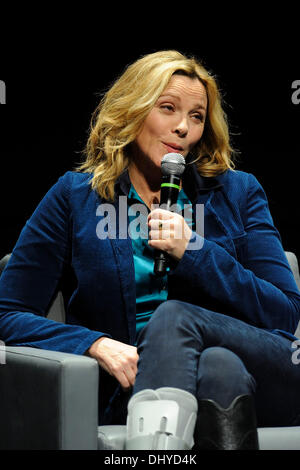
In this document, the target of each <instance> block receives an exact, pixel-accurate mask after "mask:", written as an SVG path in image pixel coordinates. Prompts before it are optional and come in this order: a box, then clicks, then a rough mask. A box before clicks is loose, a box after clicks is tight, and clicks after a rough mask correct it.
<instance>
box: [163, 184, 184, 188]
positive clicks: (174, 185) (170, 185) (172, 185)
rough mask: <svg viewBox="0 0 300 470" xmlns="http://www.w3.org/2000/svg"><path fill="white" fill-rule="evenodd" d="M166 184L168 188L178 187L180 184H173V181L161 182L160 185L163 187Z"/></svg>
mask: <svg viewBox="0 0 300 470" xmlns="http://www.w3.org/2000/svg"><path fill="white" fill-rule="evenodd" d="M166 186H168V187H169V188H176V189H180V186H178V184H174V183H162V184H161V186H160V187H161V188H164V187H166Z"/></svg>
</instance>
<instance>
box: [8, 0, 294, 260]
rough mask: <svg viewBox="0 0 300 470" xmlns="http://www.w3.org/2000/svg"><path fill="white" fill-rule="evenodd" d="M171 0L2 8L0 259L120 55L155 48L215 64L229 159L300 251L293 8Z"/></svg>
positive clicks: (76, 142) (75, 143) (80, 133)
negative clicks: (170, 1) (231, 151)
mask: <svg viewBox="0 0 300 470" xmlns="http://www.w3.org/2000/svg"><path fill="white" fill-rule="evenodd" d="M176 5H177V6H176ZM176 5H174V6H173V8H172V15H171V14H170V13H169V14H168V13H165V12H164V13H162V12H161V10H160V9H158V10H156V8H157V7H155V6H152V7H151V8H150V6H144V7H143V8H144V9H142V10H141V11H139V10H137V9H133V10H132V11H131V10H130V9H129V7H128V8H127V9H125V8H124V11H121V10H120V8H119V7H120V6H118V5H115V6H114V7H113V8H112V11H110V12H109V13H108V12H107V11H103V10H101V11H99V12H98V11H94V10H91V11H89V12H88V13H83V12H81V11H77V12H76V13H77V15H76V20H74V18H73V17H72V16H71V13H74V12H73V8H74V7H72V11H68V12H65V13H64V14H63V13H62V12H61V11H59V10H58V11H55V12H54V11H52V10H51V11H50V10H47V9H46V7H44V8H45V10H44V11H43V12H42V11H40V10H37V7H36V9H35V11H32V12H30V11H28V10H26V11H24V12H23V11H20V10H19V7H18V8H17V7H16V10H17V11H16V12H15V13H12V12H10V13H9V14H8V16H7V17H6V16H5V15H4V17H3V19H2V20H1V21H2V23H3V24H4V25H6V28H3V29H2V30H1V60H0V80H3V81H5V83H6V93H7V99H6V104H5V105H1V106H0V156H1V185H0V198H1V199H0V200H1V227H0V240H1V244H0V257H1V256H3V255H4V254H6V253H8V252H10V251H11V250H12V249H13V246H14V244H15V242H16V240H17V238H18V235H19V232H20V230H21V229H22V227H23V225H24V224H25V222H26V220H27V219H28V218H29V217H30V215H31V213H32V212H33V210H34V209H35V207H36V205H37V204H38V202H39V201H40V200H41V198H42V197H43V196H44V194H45V193H46V191H47V190H48V189H49V188H50V187H51V185H52V184H54V183H55V182H56V181H57V179H58V178H59V176H61V175H62V174H63V173H64V172H65V171H67V170H70V169H72V168H73V167H74V164H75V163H77V162H78V161H79V160H80V158H81V157H80V151H81V150H82V149H83V147H84V145H85V141H86V138H87V132H88V127H89V122H90V116H91V113H92V112H93V110H94V109H95V107H96V105H97V103H98V94H99V93H101V92H103V91H104V90H106V89H107V88H108V87H109V86H110V84H111V83H112V81H113V80H114V79H115V78H116V77H117V76H118V75H119V74H121V73H122V71H123V70H124V67H125V66H126V65H127V64H129V63H131V62H133V61H134V60H136V59H137V58H138V57H140V56H141V55H143V54H146V53H150V52H154V51H157V50H161V49H177V50H179V51H181V52H183V53H187V54H192V55H195V56H197V57H198V58H199V59H200V60H202V61H203V63H204V65H205V66H206V67H207V68H208V69H209V70H210V71H212V72H213V73H214V74H215V76H216V77H217V80H218V83H219V86H220V88H221V91H222V93H223V97H224V102H225V110H226V112H227V115H228V118H229V123H230V129H231V133H232V138H233V141H232V142H233V146H234V147H235V148H236V149H237V150H238V151H239V152H240V156H239V160H238V162H237V169H241V170H244V171H248V172H251V173H253V174H255V176H256V177H257V178H258V180H259V181H260V182H261V183H262V185H263V187H264V189H265V191H266V193H267V196H268V198H269V204H270V209H271V213H272V215H273V218H274V221H275V225H276V226H277V228H278V229H279V231H280V233H281V236H282V240H283V245H284V248H285V249H286V250H290V251H294V252H295V253H296V254H297V255H298V256H300V248H299V242H298V238H299V230H298V221H299V215H298V214H299V209H298V203H299V197H298V194H299V187H298V186H299V183H298V179H299V178H298V160H299V156H300V145H299V122H300V104H299V105H295V104H293V103H292V99H291V96H292V93H293V90H292V83H293V81H295V80H297V79H300V66H299V46H298V42H299V40H298V34H297V29H298V19H299V15H298V13H297V12H296V11H294V10H290V11H286V12H284V11H283V10H282V9H279V10H278V12H274V8H275V7H272V11H268V12H266V13H265V15H264V16H262V13H261V12H260V11H259V9H258V7H256V8H255V9H254V7H252V9H251V10H250V9H249V10H248V9H247V7H246V6H243V7H242V9H241V10H239V11H235V14H234V15H230V14H229V13H228V12H227V17H226V18H225V16H224V17H223V14H224V12H222V11H219V7H217V6H215V11H213V12H211V13H210V14H207V13H205V14H204V13H203V12H202V11H201V8H202V7H201V5H199V6H198V9H197V10H195V7H191V6H187V5H183V4H181V5H180V4H176ZM187 8H188V10H187ZM275 13H277V14H276V17H275ZM23 15H24V17H23ZM5 18H7V24H6V21H5ZM16 18H17V19H18V21H16ZM30 18H31V20H30V21H29V19H30ZM146 19H147V22H146ZM216 19H218V21H217V20H216Z"/></svg>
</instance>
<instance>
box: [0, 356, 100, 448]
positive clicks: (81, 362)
mask: <svg viewBox="0 0 300 470" xmlns="http://www.w3.org/2000/svg"><path fill="white" fill-rule="evenodd" d="M1 362H2V363H1V364H0V422H1V425H0V448H1V449H88V450H96V449H97V447H98V442H97V441H98V439H97V431H98V382H99V366H98V363H97V361H96V360H94V359H92V358H89V357H86V356H79V355H75V354H67V353H62V352H55V351H46V350H41V349H34V348H27V347H6V348H5V361H3V351H2V361H1ZM3 362H4V363H3Z"/></svg>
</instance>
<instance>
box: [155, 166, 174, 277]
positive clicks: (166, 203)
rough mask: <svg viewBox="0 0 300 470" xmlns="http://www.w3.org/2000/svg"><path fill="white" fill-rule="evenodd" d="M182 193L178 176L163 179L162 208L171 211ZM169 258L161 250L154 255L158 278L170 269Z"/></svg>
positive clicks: (168, 176)
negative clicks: (180, 192)
mask: <svg viewBox="0 0 300 470" xmlns="http://www.w3.org/2000/svg"><path fill="white" fill-rule="evenodd" d="M179 191H180V178H179V177H178V176H176V175H167V176H163V177H162V183H161V192H160V207H161V208H162V209H165V210H170V209H171V206H172V205H173V204H176V202H177V198H178V194H179ZM168 260H169V256H168V254H167V253H165V252H164V251H161V250H155V254H154V273H155V274H156V275H157V276H164V275H165V274H166V271H167V267H168Z"/></svg>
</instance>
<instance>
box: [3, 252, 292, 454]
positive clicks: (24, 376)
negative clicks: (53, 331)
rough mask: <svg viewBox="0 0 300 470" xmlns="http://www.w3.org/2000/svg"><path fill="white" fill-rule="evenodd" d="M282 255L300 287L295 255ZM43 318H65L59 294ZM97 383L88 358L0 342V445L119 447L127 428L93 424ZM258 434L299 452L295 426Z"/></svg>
mask: <svg viewBox="0 0 300 470" xmlns="http://www.w3.org/2000/svg"><path fill="white" fill-rule="evenodd" d="M286 255H287V258H288V261H289V263H290V266H291V268H292V271H293V273H294V276H295V279H296V282H297V284H298V286H299V288H300V276H299V267H298V262H297V258H296V256H295V255H294V254H293V253H291V252H286ZM9 256H10V255H6V256H5V257H4V258H3V259H2V260H0V275H1V272H2V270H3V269H4V267H5V265H6V263H7V262H8V260H9ZM48 318H52V319H54V320H56V321H64V305H63V299H62V295H61V293H58V295H57V297H56V299H55V300H54V302H53V304H52V305H51V308H50V310H49V312H48ZM299 325H300V322H299ZM298 332H299V333H300V327H299V326H298V328H297V331H296V336H297V334H298ZM299 337H300V334H299ZM1 349H2V351H1ZM1 359H2V360H1ZM98 381H99V366H98V363H97V361H96V360H94V359H92V358H89V357H86V356H79V355H75V354H68V353H62V352H55V351H46V350H41V349H35V348H29V347H12V346H4V345H3V343H2V346H1V341H0V417H1V418H0V419H1V421H0V422H1V425H0V449H2V450H8V449H18V450H19V449H30V450H35V449H51V450H56V449H61V450H72V449H76V450H80V449H84V450H97V449H98V450H112V449H124V442H125V436H126V426H117V425H114V426H98V424H97V417H98ZM258 438H259V446H260V449H261V450H299V449H300V426H294V427H276V428H259V429H258Z"/></svg>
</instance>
